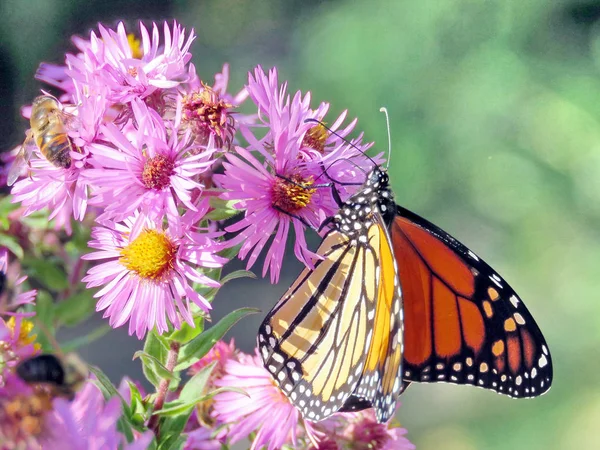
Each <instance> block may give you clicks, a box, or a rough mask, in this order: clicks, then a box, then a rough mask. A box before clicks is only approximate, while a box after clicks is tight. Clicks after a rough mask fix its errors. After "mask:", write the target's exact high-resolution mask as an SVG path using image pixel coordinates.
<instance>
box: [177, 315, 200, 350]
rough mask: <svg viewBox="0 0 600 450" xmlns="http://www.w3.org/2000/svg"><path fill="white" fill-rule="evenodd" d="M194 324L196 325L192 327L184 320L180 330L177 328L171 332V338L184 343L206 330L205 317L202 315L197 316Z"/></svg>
mask: <svg viewBox="0 0 600 450" xmlns="http://www.w3.org/2000/svg"><path fill="white" fill-rule="evenodd" d="M192 314H193V313H192ZM194 325H195V326H194V327H192V326H191V325H190V324H188V323H187V322H183V323H182V324H181V328H180V329H179V330H175V331H173V332H172V333H171V335H170V336H169V340H172V341H175V342H180V343H182V344H183V343H185V342H189V341H191V340H192V339H194V338H195V337H196V336H198V335H199V334H200V333H202V331H204V317H203V316H200V315H198V316H195V317H194Z"/></svg>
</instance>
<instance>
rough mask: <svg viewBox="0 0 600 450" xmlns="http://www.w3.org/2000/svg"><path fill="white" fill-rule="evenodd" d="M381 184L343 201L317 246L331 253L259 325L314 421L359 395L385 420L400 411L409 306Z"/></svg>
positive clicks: (271, 367) (275, 366) (277, 368)
mask: <svg viewBox="0 0 600 450" xmlns="http://www.w3.org/2000/svg"><path fill="white" fill-rule="evenodd" d="M378 186H379V183H378V178H377V177H374V178H370V180H369V182H368V183H367V184H366V185H365V186H363V188H362V189H361V190H360V191H359V193H358V194H357V195H355V196H354V197H352V198H351V199H350V200H349V201H348V202H346V203H345V204H343V205H342V206H341V208H340V213H339V214H338V215H337V216H336V219H335V226H334V229H333V230H332V231H330V232H329V233H328V234H327V236H326V237H325V239H324V240H323V242H322V244H321V246H320V247H319V249H318V250H317V253H318V254H319V255H321V256H322V257H323V259H322V260H318V261H316V262H315V268H314V269H313V270H309V269H306V270H304V271H303V272H302V274H301V275H300V276H299V277H298V279H297V280H296V282H295V283H294V284H293V285H292V287H291V288H290V289H289V290H288V292H287V293H286V294H285V295H284V296H283V297H282V299H281V300H280V301H279V302H278V304H277V305H276V306H275V307H274V308H273V310H272V311H271V312H270V313H269V314H268V316H267V317H266V319H265V321H264V322H263V324H262V325H261V327H260V329H259V336H258V341H259V348H260V352H261V355H262V357H263V361H264V364H265V367H266V368H267V370H268V371H269V372H271V374H272V375H273V378H274V379H275V380H276V381H277V383H278V384H279V386H280V387H281V389H282V391H283V392H284V393H285V394H286V395H287V396H288V398H289V399H290V400H291V401H292V403H294V404H295V405H296V406H297V407H298V408H299V409H300V411H301V412H302V414H303V416H304V417H306V418H308V419H310V420H314V421H318V420H322V419H324V418H326V417H327V416H329V415H331V414H333V413H335V412H337V411H339V410H340V409H341V408H344V407H345V408H352V404H353V401H352V400H351V398H358V397H360V398H361V399H362V401H363V403H364V405H365V407H366V406H374V407H375V408H376V410H377V417H378V420H380V421H386V420H387V419H388V418H389V417H390V416H391V415H392V414H393V412H394V410H395V401H396V397H397V393H398V390H399V385H400V384H401V379H400V375H401V370H400V365H401V362H402V358H401V354H402V331H401V330H402V317H401V314H402V305H401V295H400V287H399V282H398V277H397V269H396V266H395V261H394V258H393V253H392V249H391V242H390V239H389V235H388V232H387V229H386V226H385V223H384V221H383V219H382V217H381V215H380V213H379V211H378V209H377V200H378V198H379V197H378V196H377V195H375V194H372V195H368V196H367V194H369V193H373V192H375V190H376V189H377V187H378ZM382 261H383V262H384V263H385V267H384V266H382ZM356 404H357V403H356V402H354V405H356ZM354 409H358V408H357V407H354Z"/></svg>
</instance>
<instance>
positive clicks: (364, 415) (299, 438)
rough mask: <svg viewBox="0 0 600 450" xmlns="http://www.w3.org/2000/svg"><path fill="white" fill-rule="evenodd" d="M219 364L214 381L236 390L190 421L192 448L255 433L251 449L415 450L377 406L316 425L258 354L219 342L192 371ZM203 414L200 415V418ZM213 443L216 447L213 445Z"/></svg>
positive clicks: (218, 398)
mask: <svg viewBox="0 0 600 450" xmlns="http://www.w3.org/2000/svg"><path fill="white" fill-rule="evenodd" d="M210 363H215V366H214V369H213V371H212V373H211V381H210V383H211V385H214V386H215V387H220V388H224V389H227V388H237V389H236V390H230V391H226V392H221V393H219V394H217V395H215V397H214V399H213V401H212V403H211V404H210V408H209V409H207V410H204V411H203V416H201V417H203V419H202V420H198V421H197V424H196V427H193V426H191V424H188V427H189V428H188V435H189V436H190V440H189V441H188V447H186V448H188V449H190V450H191V449H204V448H206V449H208V448H215V449H218V448H220V447H219V445H220V444H234V443H236V442H239V441H241V440H243V439H246V438H248V436H252V438H251V441H252V443H251V447H250V448H251V449H252V450H254V449H257V450H258V449H263V448H266V449H268V450H275V449H280V448H283V447H285V446H291V447H292V448H312V449H350V448H352V449H361V450H362V449H364V450H366V449H377V450H392V449H394V450H411V449H414V448H415V447H414V445H412V444H411V443H410V441H408V439H406V437H405V434H406V430H405V429H404V428H401V427H399V426H394V425H393V424H379V423H377V420H376V419H375V414H374V412H373V410H372V409H370V410H366V411H360V412H356V413H338V414H334V415H333V416H331V417H330V418H329V419H327V420H325V421H322V422H319V423H312V422H310V421H306V420H304V419H302V417H301V416H300V413H299V412H298V410H297V409H296V408H295V407H294V406H293V405H292V404H291V403H290V401H289V400H288V398H287V397H286V396H285V395H284V394H283V393H282V392H281V391H280V390H279V388H278V387H277V386H276V385H275V384H274V382H273V379H272V377H271V375H270V373H269V372H268V371H267V370H266V369H265V368H264V367H263V364H262V360H261V357H260V356H259V355H258V352H256V353H255V354H254V355H248V354H245V353H243V352H240V351H237V350H236V349H235V346H234V345H233V341H232V342H231V343H230V344H225V343H224V342H219V343H217V345H216V346H215V350H213V351H212V352H211V353H209V354H208V355H206V356H205V357H204V358H203V359H202V360H200V361H199V362H198V363H197V364H196V365H195V366H194V367H193V368H192V371H191V373H194V372H196V371H197V370H199V369H201V368H204V367H206V365H207V364H210ZM199 417H200V416H199ZM211 445H214V447H211Z"/></svg>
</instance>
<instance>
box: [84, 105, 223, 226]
mask: <svg viewBox="0 0 600 450" xmlns="http://www.w3.org/2000/svg"><path fill="white" fill-rule="evenodd" d="M132 106H133V112H134V118H135V122H136V123H137V129H132V130H131V131H130V132H127V131H121V130H119V129H118V128H117V127H116V126H115V125H114V124H111V123H109V124H107V125H106V126H105V127H104V128H103V134H104V136H105V139H107V140H108V141H110V142H111V143H112V144H113V145H114V146H115V147H116V148H115V147H113V146H108V145H104V144H92V145H91V146H90V148H91V151H92V156H91V157H90V158H89V160H88V162H89V163H90V164H91V166H92V167H93V168H91V169H87V170H86V171H85V174H84V177H85V179H86V180H87V182H88V183H89V184H90V185H91V186H92V188H93V193H92V198H91V199H90V204H92V205H95V206H100V207H104V208H105V209H104V215H103V218H108V219H112V220H116V221H120V220H123V219H125V218H126V217H128V216H130V215H131V214H132V213H133V212H134V211H135V210H137V209H141V211H142V212H143V213H144V214H146V215H148V216H151V217H155V218H156V217H161V216H163V215H165V214H166V216H167V218H168V219H169V222H170V223H171V224H172V225H176V224H177V223H178V221H179V212H178V206H180V205H182V206H185V207H186V208H187V209H190V210H195V206H194V204H193V202H192V191H193V190H196V189H198V190H199V189H202V187H203V186H202V185H201V184H200V183H198V182H196V181H194V177H195V176H197V175H199V174H200V173H202V172H203V171H204V170H206V169H207V167H209V166H210V164H211V157H212V154H211V152H206V151H205V152H202V153H200V154H193V149H194V148H195V147H194V145H193V144H191V143H190V139H189V135H187V134H186V135H184V136H183V137H181V136H178V133H177V132H176V131H175V132H173V130H170V129H167V126H168V124H166V123H165V122H164V121H163V120H162V118H161V117H160V116H159V115H158V113H157V112H156V111H154V110H153V109H151V108H148V107H147V106H146V105H145V104H144V103H143V102H142V101H140V100H135V101H134V102H133V103H132Z"/></svg>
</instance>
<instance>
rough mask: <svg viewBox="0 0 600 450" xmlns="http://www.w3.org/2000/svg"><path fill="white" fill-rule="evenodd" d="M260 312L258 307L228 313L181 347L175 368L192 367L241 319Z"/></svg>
mask: <svg viewBox="0 0 600 450" xmlns="http://www.w3.org/2000/svg"><path fill="white" fill-rule="evenodd" d="M258 312H260V310H259V309H256V308H241V309H238V310H236V311H233V312H230V313H229V314H227V316H225V317H223V318H222V319H221V320H220V321H219V322H218V323H217V324H215V325H213V326H212V327H210V328H209V329H208V330H206V331H205V332H204V333H202V334H200V335H199V336H197V337H195V338H194V339H192V340H191V341H190V342H188V343H187V344H185V345H183V346H182V347H181V349H180V351H179V359H178V363H177V365H176V366H175V370H176V371H180V370H185V369H187V368H188V367H190V366H191V365H192V364H194V363H195V362H196V361H198V360H200V358H202V357H203V356H204V355H206V354H207V353H208V351H209V350H210V349H211V348H212V347H213V346H214V345H215V344H216V343H217V342H218V341H219V340H220V339H222V338H223V336H225V333H227V332H228V331H229V330H230V329H231V327H233V326H234V325H235V324H236V323H237V322H238V321H239V320H240V319H242V318H243V317H246V316H248V315H250V314H256V313H258Z"/></svg>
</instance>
